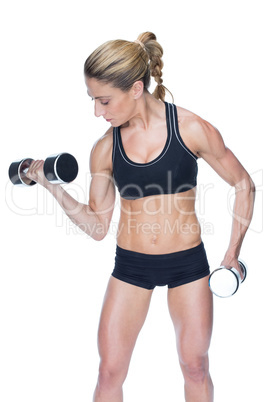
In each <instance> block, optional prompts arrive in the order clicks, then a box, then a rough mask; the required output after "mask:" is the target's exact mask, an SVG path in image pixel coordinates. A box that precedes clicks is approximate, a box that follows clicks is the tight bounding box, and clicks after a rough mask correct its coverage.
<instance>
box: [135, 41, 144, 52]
mask: <svg viewBox="0 0 268 402" xmlns="http://www.w3.org/2000/svg"><path fill="white" fill-rule="evenodd" d="M134 43H138V44H139V45H140V46H141V47H142V48H143V50H145V51H146V49H145V46H144V43H142V42H141V41H140V40H139V39H136V40H134Z"/></svg>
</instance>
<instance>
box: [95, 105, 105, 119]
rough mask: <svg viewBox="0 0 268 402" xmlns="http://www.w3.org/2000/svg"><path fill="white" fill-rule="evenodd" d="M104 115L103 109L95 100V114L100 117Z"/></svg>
mask: <svg viewBox="0 0 268 402" xmlns="http://www.w3.org/2000/svg"><path fill="white" fill-rule="evenodd" d="M104 115H105V110H104V108H103V106H102V105H101V104H100V103H97V102H95V116H96V117H100V116H104Z"/></svg>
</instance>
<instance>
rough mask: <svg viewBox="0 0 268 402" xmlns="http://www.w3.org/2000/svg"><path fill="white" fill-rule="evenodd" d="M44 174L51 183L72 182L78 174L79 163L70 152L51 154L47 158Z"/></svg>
mask: <svg viewBox="0 0 268 402" xmlns="http://www.w3.org/2000/svg"><path fill="white" fill-rule="evenodd" d="M44 174H45V176H46V178H47V179H48V180H49V181H50V182H51V183H55V184H56V183H70V182H71V181H73V180H74V179H75V178H76V176H77V174H78V163H77V161H76V159H75V157H74V156H72V155H71V154H68V153H61V154H57V155H51V156H49V157H48V158H47V159H46V160H45V163H44Z"/></svg>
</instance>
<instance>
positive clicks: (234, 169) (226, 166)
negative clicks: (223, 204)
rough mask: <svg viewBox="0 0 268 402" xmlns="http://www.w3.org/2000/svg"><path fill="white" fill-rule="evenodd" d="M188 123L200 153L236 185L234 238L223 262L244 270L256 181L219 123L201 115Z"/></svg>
mask: <svg viewBox="0 0 268 402" xmlns="http://www.w3.org/2000/svg"><path fill="white" fill-rule="evenodd" d="M187 126H188V130H191V141H193V145H194V147H195V151H196V154H197V156H199V157H201V158H203V159H204V160H205V161H206V162H207V163H208V164H209V165H210V166H211V167H212V168H213V169H214V170H215V171H216V172H217V173H218V174H219V175H220V177H222V178H223V179H224V180H225V181H226V182H227V183H229V184H230V185H231V186H233V187H234V188H235V202H234V209H233V222H232V231H231V238H230V243H229V246H228V249H227V251H226V253H225V256H224V259H223V261H222V263H221V264H222V265H225V266H231V267H235V268H237V269H238V270H239V272H240V273H241V270H240V267H239V263H238V256H239V253H240V249H241V246H242V242H243V239H244V237H245V234H246V232H247V230H248V227H249V225H250V222H251V219H252V215H253V207H254V199H255V186H254V183H253V181H252V179H251V177H250V176H249V174H248V172H247V171H246V170H245V169H244V167H243V166H242V165H241V163H240V162H239V160H238V159H237V158H236V157H235V155H234V154H233V153H232V151H231V150H230V149H229V148H227V147H226V146H225V144H224V141H223V139H222V136H221V135H220V133H219V131H218V130H217V129H216V128H215V127H213V126H212V125H211V124H210V123H208V122H206V121H204V120H202V119H200V118H196V119H194V120H193V121H192V122H191V123H190V124H187ZM190 126H191V127H190ZM188 130H187V131H188ZM241 274H242V273H241Z"/></svg>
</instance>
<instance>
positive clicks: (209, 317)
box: [168, 277, 213, 363]
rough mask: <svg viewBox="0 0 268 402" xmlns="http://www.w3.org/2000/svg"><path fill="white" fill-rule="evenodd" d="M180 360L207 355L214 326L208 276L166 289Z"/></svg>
mask: <svg viewBox="0 0 268 402" xmlns="http://www.w3.org/2000/svg"><path fill="white" fill-rule="evenodd" d="M168 306H169V311H170V315H171V318H172V321H173V324H174V328H175V332H176V340H177V349H178V353H179V358H180V361H181V363H187V362H189V361H191V360H194V359H196V358H198V357H203V356H206V355H207V352H208V349H209V345H210V340H211V334H212V325H213V297H212V294H211V291H210V290H209V286H208V277H205V278H202V279H200V280H197V281H194V282H191V283H188V284H186V285H183V286H178V287H176V288H172V289H169V290H168Z"/></svg>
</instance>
